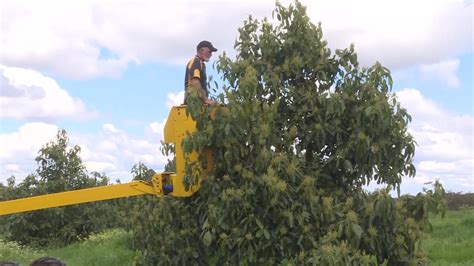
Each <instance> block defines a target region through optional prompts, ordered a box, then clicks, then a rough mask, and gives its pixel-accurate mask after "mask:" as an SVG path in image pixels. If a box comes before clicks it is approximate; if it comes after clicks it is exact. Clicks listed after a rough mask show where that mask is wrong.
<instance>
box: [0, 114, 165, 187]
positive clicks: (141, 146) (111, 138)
mask: <svg viewBox="0 0 474 266" xmlns="http://www.w3.org/2000/svg"><path fill="white" fill-rule="evenodd" d="M163 127H164V122H162V123H157V122H154V123H151V124H150V125H149V126H148V128H154V131H156V132H153V133H152V134H148V135H146V136H144V137H142V138H137V137H133V136H130V135H129V134H127V133H126V132H125V131H124V130H122V129H119V128H117V127H116V126H115V125H113V124H104V125H103V126H102V128H101V129H100V130H99V131H98V132H95V133H93V134H88V135H82V134H77V133H74V132H68V135H69V139H70V145H71V146H72V145H79V146H80V147H81V153H80V156H81V158H82V160H83V162H84V165H85V166H86V167H87V169H88V170H89V171H99V172H104V173H106V175H107V176H108V177H109V178H111V180H112V181H115V180H116V179H121V181H123V182H128V181H130V180H131V174H130V170H131V168H132V166H133V165H134V164H136V163H138V162H143V163H144V164H145V165H147V166H148V167H150V168H153V169H155V170H156V171H161V170H162V169H164V165H165V163H166V162H167V158H166V157H165V156H163V155H162V154H161V152H160V146H161V144H160V140H161V139H162V138H161V137H160V136H162V132H163ZM57 130H58V127H57V126H55V125H51V124H45V123H27V124H25V125H23V126H21V127H20V128H19V130H18V131H16V132H13V133H5V134H0V147H2V152H1V153H0V182H3V183H5V181H6V179H7V178H8V177H9V176H10V175H15V176H16V178H17V181H21V180H23V178H25V177H26V176H27V175H28V174H30V173H33V172H34V171H35V170H36V168H37V165H36V162H35V157H36V156H37V153H38V151H39V150H40V148H41V147H42V146H43V145H44V144H46V143H48V142H50V141H52V140H54V139H55V135H56V133H57Z"/></svg>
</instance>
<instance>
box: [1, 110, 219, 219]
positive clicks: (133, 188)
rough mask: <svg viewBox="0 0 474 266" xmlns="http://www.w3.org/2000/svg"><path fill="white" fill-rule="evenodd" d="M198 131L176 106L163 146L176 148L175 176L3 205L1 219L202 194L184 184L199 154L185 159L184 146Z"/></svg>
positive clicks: (156, 177)
mask: <svg viewBox="0 0 474 266" xmlns="http://www.w3.org/2000/svg"><path fill="white" fill-rule="evenodd" d="M195 131H196V122H195V121H194V120H192V118H191V116H189V115H188V114H187V113H186V106H185V105H181V106H174V107H173V108H172V109H171V111H170V114H169V115H168V119H167V121H166V125H165V128H164V142H165V143H168V144H171V143H172V144H174V145H175V156H176V173H168V172H165V173H157V174H155V175H154V176H153V177H152V183H151V184H149V183H147V182H144V181H133V182H130V183H125V184H117V185H109V186H101V187H93V188H86V189H80V190H73V191H66V192H60V193H53V194H47V195H41V196H36V197H28V198H22V199H16V200H9V201H0V216H2V215H8V214H14V213H21V212H27V211H34V210H41V209H47V208H53V207H59V206H67V205H73V204H79V203H86V202H94V201H102V200H109V199H117V198H123V197H130V196H138V195H144V194H153V195H156V196H158V197H162V196H164V195H165V194H167V195H171V196H174V197H189V196H191V195H192V194H194V193H195V192H196V191H198V190H199V188H200V186H201V184H200V180H199V182H198V183H197V184H195V185H194V186H191V187H190V188H189V190H186V189H185V187H184V184H183V177H184V175H185V162H186V161H188V162H193V161H196V160H197V159H198V154H197V153H196V152H193V153H191V154H190V155H188V156H187V157H186V158H185V156H184V153H183V150H182V147H181V144H182V141H183V139H184V138H185V137H186V134H187V133H189V134H192V133H193V132H195ZM207 158H208V164H207V168H206V169H202V173H203V174H205V173H207V172H208V171H209V169H212V165H213V161H212V157H211V155H210V153H208V154H207Z"/></svg>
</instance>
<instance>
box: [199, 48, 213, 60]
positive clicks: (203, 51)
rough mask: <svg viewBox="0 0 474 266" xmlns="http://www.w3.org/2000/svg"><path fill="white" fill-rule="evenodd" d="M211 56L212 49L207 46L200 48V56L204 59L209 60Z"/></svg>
mask: <svg viewBox="0 0 474 266" xmlns="http://www.w3.org/2000/svg"><path fill="white" fill-rule="evenodd" d="M211 56H212V51H211V49H209V47H203V48H201V58H202V59H203V60H204V61H206V62H209V59H210V58H211Z"/></svg>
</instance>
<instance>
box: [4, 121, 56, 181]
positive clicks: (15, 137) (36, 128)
mask: <svg viewBox="0 0 474 266" xmlns="http://www.w3.org/2000/svg"><path fill="white" fill-rule="evenodd" d="M57 130H58V127H57V126H55V125H51V124H45V123H28V124H25V125H23V126H21V127H20V128H19V129H18V130H17V131H16V132H12V133H5V134H0V147H2V148H1V150H2V151H1V152H0V181H5V180H6V178H7V177H9V176H10V175H17V176H18V177H21V178H24V177H26V175H28V174H30V173H32V172H33V170H34V169H35V166H36V162H35V157H36V156H37V155H38V154H37V153H38V151H39V150H40V149H41V147H42V146H43V145H44V144H46V143H47V142H49V141H51V140H52V139H54V137H55V135H56V133H57Z"/></svg>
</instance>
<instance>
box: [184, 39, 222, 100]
mask: <svg viewBox="0 0 474 266" xmlns="http://www.w3.org/2000/svg"><path fill="white" fill-rule="evenodd" d="M215 51H217V49H216V48H215V47H214V46H212V43H210V42H209V41H202V42H200V43H199V44H198V45H197V47H196V55H195V56H194V57H193V58H191V60H189V62H188V65H187V66H186V76H185V77H184V91H185V93H184V104H186V103H187V101H188V97H189V93H190V92H191V91H193V90H195V91H196V92H197V94H198V95H199V97H200V98H201V99H202V101H203V102H204V103H206V104H211V105H212V104H215V101H214V100H212V99H209V98H208V96H209V92H208V91H207V75H206V65H205V64H204V63H205V62H209V59H210V58H211V56H212V52H215Z"/></svg>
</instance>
